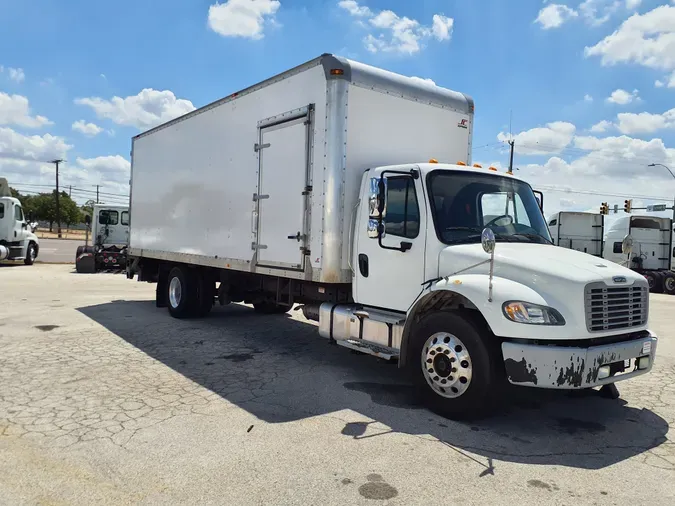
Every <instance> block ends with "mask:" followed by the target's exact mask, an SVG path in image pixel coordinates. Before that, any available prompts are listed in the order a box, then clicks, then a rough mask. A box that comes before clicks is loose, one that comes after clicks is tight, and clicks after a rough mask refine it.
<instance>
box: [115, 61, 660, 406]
mask: <svg viewBox="0 0 675 506" xmlns="http://www.w3.org/2000/svg"><path fill="white" fill-rule="evenodd" d="M473 119H474V106H473V100H472V99H471V98H470V97H468V96H466V95H464V94H461V93H457V92H454V91H449V90H447V89H443V88H440V87H437V86H433V85H428V84H420V83H418V82H417V81H416V80H413V79H411V78H407V77H404V76H401V75H398V74H394V73H391V72H387V71H384V70H380V69H377V68H374V67H371V66H367V65H364V64H361V63H357V62H354V61H350V60H347V59H343V58H339V57H335V56H332V55H327V54H326V55H322V56H321V57H319V58H317V59H315V60H312V61H310V62H308V63H306V64H304V65H301V66H299V67H297V68H294V69H291V70H289V71H287V72H285V73H283V74H280V75H278V76H275V77H273V78H271V79H269V80H267V81H264V82H261V83H259V84H256V85H255V86H252V87H250V88H248V89H245V90H243V91H240V92H238V93H234V94H232V95H230V96H228V97H226V98H224V99H222V100H219V101H217V102H215V103H213V104H211V105H208V106H205V107H203V108H201V109H198V110H196V111H193V112H191V113H189V114H187V115H185V116H182V117H180V118H178V119H175V120H173V121H170V122H168V123H166V124H164V125H161V126H159V127H157V128H155V129H153V130H150V131H148V132H145V133H142V134H140V135H138V136H136V137H134V139H133V141H132V174H131V207H130V212H131V225H130V246H129V267H128V271H127V272H128V276H129V277H130V278H131V277H134V276H137V277H138V280H139V281H147V282H155V283H157V291H156V303H157V306H160V307H162V306H168V310H169V312H170V314H171V315H172V316H174V317H177V318H186V317H195V316H203V315H206V313H208V312H209V310H210V309H211V306H212V305H213V304H214V300H218V301H220V303H221V304H225V303H229V302H245V303H251V304H253V306H254V308H255V309H256V310H257V311H260V312H263V313H269V312H278V311H288V310H289V309H290V308H291V306H292V305H293V304H296V303H297V304H301V305H302V310H303V312H304V314H305V316H306V317H307V318H309V319H312V320H316V321H318V322H319V325H318V330H319V334H320V335H321V336H322V337H324V338H326V339H328V340H330V342H332V343H335V344H338V345H341V346H344V347H347V348H351V349H354V350H358V351H362V352H364V353H368V354H372V355H375V356H378V357H381V358H384V359H392V360H397V361H398V365H399V367H401V368H403V369H405V370H407V371H408V372H410V374H411V375H412V378H413V380H414V381H415V383H416V384H417V385H418V386H419V388H420V393H421V395H422V396H423V397H424V398H425V399H426V400H427V401H428V403H429V405H430V406H431V407H432V408H433V409H435V410H436V411H438V412H440V413H442V414H444V415H446V416H450V417H460V416H466V415H469V414H476V413H478V412H480V411H482V410H483V409H484V408H486V407H489V406H490V405H491V403H490V398H491V396H493V395H494V394H495V392H497V391H498V388H497V387H498V386H499V385H500V384H501V382H502V381H504V380H508V381H510V382H511V383H513V384H517V385H524V386H530V387H539V388H556V389H581V388H591V387H595V386H603V385H604V386H606V387H605V391H607V392H608V393H610V394H614V395H616V394H617V391H616V388H615V387H614V385H613V384H614V383H615V382H616V381H619V380H622V379H627V378H632V377H635V376H637V375H640V374H644V373H646V372H648V371H649V370H650V369H651V367H652V363H653V360H654V356H655V352H656V342H657V338H656V336H655V335H654V334H653V333H652V332H650V331H649V330H648V328H647V319H648V301H649V299H648V297H649V294H648V287H647V282H646V281H645V279H644V278H643V277H642V276H640V275H638V274H636V273H634V272H632V271H631V270H629V269H627V268H624V267H621V266H619V265H616V264H614V263H612V262H608V261H605V260H602V259H597V258H594V257H592V256H591V255H586V254H583V253H579V252H576V251H570V250H566V249H563V248H557V247H554V246H552V244H551V238H550V234H549V231H548V228H547V225H546V221H545V219H544V217H543V214H542V211H541V209H540V207H539V205H538V201H537V198H536V197H535V194H534V192H533V190H532V188H531V187H530V185H528V184H527V183H526V182H524V181H522V180H520V179H518V178H516V177H514V176H512V175H509V174H504V173H498V172H497V171H496V170H495V169H492V170H490V169H482V168H479V167H471V166H470V165H471V141H472V129H473ZM432 158H433V159H434V160H430V159H432ZM435 159H438V160H441V161H444V162H453V163H437V162H436V160H435ZM425 160H430V162H428V163H427V162H425V163H420V161H425Z"/></svg>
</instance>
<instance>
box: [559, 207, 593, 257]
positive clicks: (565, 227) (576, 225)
mask: <svg viewBox="0 0 675 506" xmlns="http://www.w3.org/2000/svg"><path fill="white" fill-rule="evenodd" d="M604 218H605V216H604V215H603V214H593V213H581V212H564V211H562V212H559V213H556V214H554V215H553V216H551V217H549V223H548V227H549V230H550V231H551V236H552V238H553V244H555V245H556V246H561V247H563V248H568V249H573V250H576V251H581V252H583V253H588V254H589V255H593V256H596V257H602V245H603V234H604V230H605V219H604Z"/></svg>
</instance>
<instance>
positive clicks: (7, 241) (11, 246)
mask: <svg viewBox="0 0 675 506" xmlns="http://www.w3.org/2000/svg"><path fill="white" fill-rule="evenodd" d="M39 251H40V241H39V240H38V238H37V236H36V235H35V234H34V233H33V229H32V227H31V226H30V225H29V224H28V221H27V220H26V217H25V215H24V212H23V208H22V207H21V202H19V199H16V198H14V197H12V193H11V192H10V190H9V185H8V184H7V179H5V178H0V260H14V261H21V260H22V261H23V263H24V264H26V265H33V263H34V262H35V259H36V258H37V256H38V253H39Z"/></svg>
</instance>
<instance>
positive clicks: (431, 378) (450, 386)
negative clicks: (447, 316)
mask: <svg viewBox="0 0 675 506" xmlns="http://www.w3.org/2000/svg"><path fill="white" fill-rule="evenodd" d="M421 360H422V371H423V374H424V379H425V380H426V381H427V384H428V385H429V386H430V387H431V389H432V390H433V391H434V392H435V393H436V394H438V395H440V396H441V397H445V398H448V399H456V398H457V397H460V396H461V395H463V394H464V393H465V392H466V391H467V389H468V388H469V386H470V385H471V378H472V376H473V364H472V361H471V356H470V355H469V350H468V349H467V347H466V345H465V344H464V343H463V342H462V341H461V339H459V338H458V337H457V336H455V335H453V334H451V333H448V332H437V333H435V334H432V335H431V336H430V337H429V338H428V339H427V340H426V342H425V343H424V346H423V347H422V354H421Z"/></svg>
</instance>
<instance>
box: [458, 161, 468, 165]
mask: <svg viewBox="0 0 675 506" xmlns="http://www.w3.org/2000/svg"><path fill="white" fill-rule="evenodd" d="M457 165H463V166H466V164H465V163H464V162H462V161H461V160H460V161H459V162H457Z"/></svg>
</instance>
